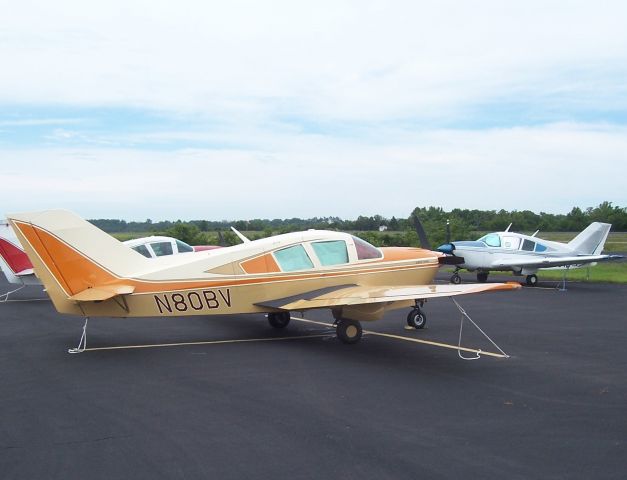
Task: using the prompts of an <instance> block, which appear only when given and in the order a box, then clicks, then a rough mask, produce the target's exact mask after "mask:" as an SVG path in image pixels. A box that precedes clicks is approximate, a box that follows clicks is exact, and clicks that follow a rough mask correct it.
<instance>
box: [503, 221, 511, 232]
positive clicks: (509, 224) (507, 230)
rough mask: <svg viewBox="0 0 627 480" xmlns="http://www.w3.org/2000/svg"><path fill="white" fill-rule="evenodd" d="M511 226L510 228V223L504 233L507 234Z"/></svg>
mask: <svg viewBox="0 0 627 480" xmlns="http://www.w3.org/2000/svg"><path fill="white" fill-rule="evenodd" d="M511 226H512V224H511V223H510V224H509V225H508V226H507V228H506V229H505V230H504V231H505V232H509V229H510V228H511Z"/></svg>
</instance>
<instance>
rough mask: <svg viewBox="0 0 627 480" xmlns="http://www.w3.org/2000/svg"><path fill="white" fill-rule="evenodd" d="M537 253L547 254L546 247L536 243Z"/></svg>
mask: <svg viewBox="0 0 627 480" xmlns="http://www.w3.org/2000/svg"><path fill="white" fill-rule="evenodd" d="M536 252H546V247H545V246H544V245H540V244H539V243H536Z"/></svg>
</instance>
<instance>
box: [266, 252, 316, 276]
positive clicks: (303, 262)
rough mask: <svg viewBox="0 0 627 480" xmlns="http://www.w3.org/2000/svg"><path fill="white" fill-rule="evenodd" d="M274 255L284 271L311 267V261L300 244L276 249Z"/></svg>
mask: <svg viewBox="0 0 627 480" xmlns="http://www.w3.org/2000/svg"><path fill="white" fill-rule="evenodd" d="M274 257H275V258H276V260H277V262H278V263H279V266H280V267H281V270H283V271H284V272H293V271H294V270H306V269H307V268H313V263H312V261H311V259H310V258H309V255H307V252H306V251H305V249H304V248H303V246H302V245H294V246H293V247H287V248H283V249H281V250H277V251H276V252H274Z"/></svg>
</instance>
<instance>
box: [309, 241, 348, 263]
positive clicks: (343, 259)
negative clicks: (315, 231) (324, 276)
mask: <svg viewBox="0 0 627 480" xmlns="http://www.w3.org/2000/svg"><path fill="white" fill-rule="evenodd" d="M311 246H312V247H313V249H314V252H316V255H318V260H320V264H321V265H323V266H325V267H326V266H329V265H340V264H342V263H348V250H346V242H345V241H344V240H334V241H330V242H313V243H312V244H311Z"/></svg>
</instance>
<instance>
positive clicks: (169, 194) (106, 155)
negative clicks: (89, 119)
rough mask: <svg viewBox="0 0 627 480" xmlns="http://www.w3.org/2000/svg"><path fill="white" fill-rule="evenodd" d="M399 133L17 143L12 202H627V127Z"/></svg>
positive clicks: (315, 209) (112, 207) (314, 205)
mask: <svg viewBox="0 0 627 480" xmlns="http://www.w3.org/2000/svg"><path fill="white" fill-rule="evenodd" d="M389 133H390V136H391V137H392V138H391V139H390V142H389V143H388V144H384V145H364V144H363V143H362V142H360V141H359V140H338V139H329V138H324V137H319V136H300V137H298V138H295V137H286V138H285V140H284V141H282V142H281V143H280V144H275V145H274V146H273V149H272V151H264V150H263V149H261V148H258V149H252V150H225V149H222V150H209V149H186V150H179V151H173V152H162V151H159V152H155V151H135V150H129V149H126V150H124V149H91V148H89V149H85V148H83V149H57V150H14V151H10V152H6V151H5V152H2V153H1V155H2V157H0V162H1V163H2V164H3V165H6V166H9V165H11V166H9V167H8V168H5V169H4V171H3V173H2V174H0V182H1V184H2V185H3V189H2V193H1V197H2V199H3V207H4V209H5V212H9V211H18V210H31V209H47V208H69V209H72V210H75V211H77V212H78V213H80V214H82V215H84V216H87V217H101V216H102V217H108V218H110V217H116V218H117V217H119V218H134V219H143V218H147V217H150V218H153V219H165V218H168V219H172V218H183V219H193V218H211V219H220V218H231V219H234V218H255V217H272V218H275V217H292V216H301V217H306V216H322V215H340V216H343V217H347V218H351V217H355V216H357V215H359V214H375V213H381V214H383V215H387V216H392V215H396V216H405V215H408V214H409V212H410V211H411V209H412V208H413V207H414V206H417V205H419V206H428V205H438V206H443V207H444V208H446V209H450V208H485V209H500V208H505V209H531V210H535V211H548V212H567V211H569V210H570V208H572V207H573V206H575V205H577V206H582V207H587V206H596V205H597V204H599V203H600V202H601V201H604V200H609V201H613V202H614V203H615V204H619V205H625V204H626V203H627V194H626V193H625V189H624V179H625V178H626V177H627V175H626V174H627V162H626V161H625V160H626V158H625V156H626V153H625V152H627V128H617V127H604V128H601V127H599V126H587V125H569V124H556V125H550V126H547V127H543V128H511V129H492V130H484V131H471V130H467V131H459V130H441V131H428V132H423V133H420V134H417V135H410V134H407V133H406V132H389Z"/></svg>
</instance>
